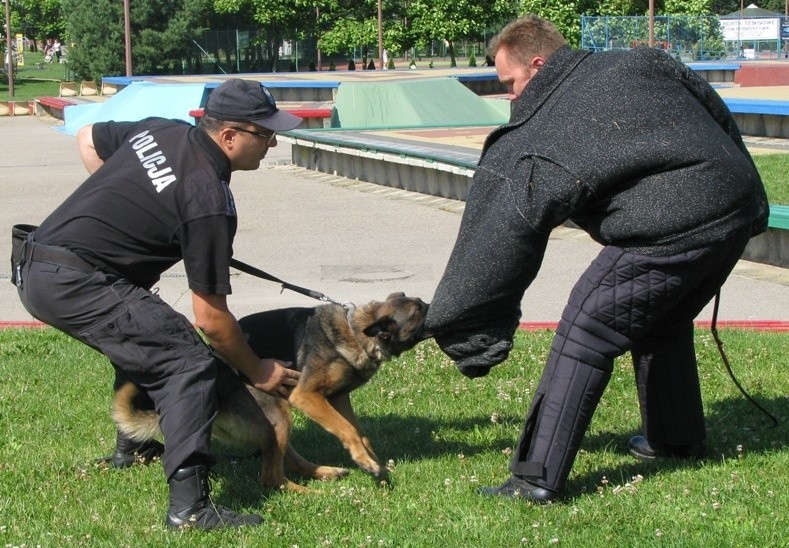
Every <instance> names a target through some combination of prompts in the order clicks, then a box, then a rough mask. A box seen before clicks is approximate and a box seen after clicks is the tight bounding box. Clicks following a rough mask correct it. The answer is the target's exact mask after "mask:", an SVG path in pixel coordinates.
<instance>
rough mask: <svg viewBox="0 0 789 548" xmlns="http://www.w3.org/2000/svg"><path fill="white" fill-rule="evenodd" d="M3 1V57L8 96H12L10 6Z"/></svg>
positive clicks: (7, 2) (7, 0)
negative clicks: (5, 61)
mask: <svg viewBox="0 0 789 548" xmlns="http://www.w3.org/2000/svg"><path fill="white" fill-rule="evenodd" d="M9 2H10V0H5V42H6V44H5V56H6V59H8V96H9V97H13V96H14V59H13V57H12V56H11V5H10V3H9Z"/></svg>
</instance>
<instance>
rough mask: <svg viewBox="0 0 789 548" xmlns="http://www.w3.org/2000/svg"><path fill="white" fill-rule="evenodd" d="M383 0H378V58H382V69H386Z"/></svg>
mask: <svg viewBox="0 0 789 548" xmlns="http://www.w3.org/2000/svg"><path fill="white" fill-rule="evenodd" d="M381 4H383V0H378V59H380V60H381V70H383V69H384V25H383V20H384V18H383V7H382V5H381Z"/></svg>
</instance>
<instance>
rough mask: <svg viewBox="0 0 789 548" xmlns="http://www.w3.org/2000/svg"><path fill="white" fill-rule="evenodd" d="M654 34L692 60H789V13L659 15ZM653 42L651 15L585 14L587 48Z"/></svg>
mask: <svg viewBox="0 0 789 548" xmlns="http://www.w3.org/2000/svg"><path fill="white" fill-rule="evenodd" d="M757 19H758V21H757ZM653 37H654V47H656V48H660V49H664V50H666V51H667V52H669V53H671V54H672V55H673V56H674V57H676V58H677V59H680V60H682V61H686V62H687V61H710V60H716V59H773V60H775V59H789V18H788V17H779V16H776V17H770V18H748V19H737V18H736V17H717V16H691V15H665V16H658V17H655V18H654V30H653ZM648 44H649V17H646V16H638V17H614V16H604V17H590V16H582V17H581V47H582V48H583V49H588V50H592V51H601V50H611V49H629V48H633V47H636V46H639V45H648Z"/></svg>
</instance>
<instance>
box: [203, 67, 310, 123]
mask: <svg viewBox="0 0 789 548" xmlns="http://www.w3.org/2000/svg"><path fill="white" fill-rule="evenodd" d="M203 111H204V113H205V115H206V116H210V117H211V118H216V119H217V120H222V121H224V122H250V123H252V124H255V125H256V126H260V127H263V128H266V129H270V130H272V131H287V130H289V129H295V128H296V127H297V126H298V125H299V124H300V123H301V122H302V119H301V118H300V117H298V116H296V115H294V114H291V113H289V112H285V111H284V110H280V109H278V108H277V103H276V101H274V97H272V96H271V92H270V91H269V90H267V89H266V87H265V86H264V85H263V84H261V83H260V82H253V81H252V80H242V79H240V78H230V79H228V80H225V81H224V82H223V83H222V84H221V85H220V86H219V87H217V88H216V89H215V90H214V91H212V92H211V94H210V95H209V96H208V100H207V101H206V104H205V108H204V109H203Z"/></svg>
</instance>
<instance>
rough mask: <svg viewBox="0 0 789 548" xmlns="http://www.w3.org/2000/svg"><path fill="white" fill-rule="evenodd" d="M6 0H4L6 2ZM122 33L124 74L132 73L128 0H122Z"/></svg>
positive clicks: (129, 74)
mask: <svg viewBox="0 0 789 548" xmlns="http://www.w3.org/2000/svg"><path fill="white" fill-rule="evenodd" d="M7 1H8V0H6V2H7ZM123 33H124V37H125V39H124V42H125V45H126V76H131V75H132V56H131V21H130V17H129V0H123Z"/></svg>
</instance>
